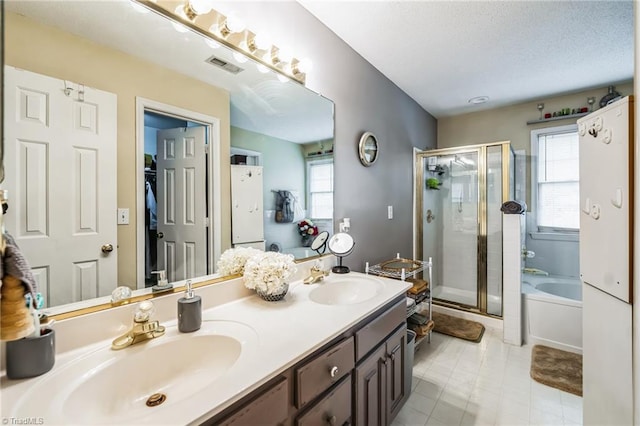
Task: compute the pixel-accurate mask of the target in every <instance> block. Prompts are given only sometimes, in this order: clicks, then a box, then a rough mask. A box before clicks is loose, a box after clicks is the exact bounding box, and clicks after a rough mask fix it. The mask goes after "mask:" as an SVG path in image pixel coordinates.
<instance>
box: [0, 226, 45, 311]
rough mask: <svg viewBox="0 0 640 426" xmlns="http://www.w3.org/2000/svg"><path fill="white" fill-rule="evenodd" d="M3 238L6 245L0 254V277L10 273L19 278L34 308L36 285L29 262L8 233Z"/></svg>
mask: <svg viewBox="0 0 640 426" xmlns="http://www.w3.org/2000/svg"><path fill="white" fill-rule="evenodd" d="M4 240H5V244H6V246H5V249H4V254H3V255H2V262H0V277H4V276H6V275H11V276H13V277H16V278H17V279H19V280H20V282H22V285H23V286H24V287H25V291H26V293H30V294H31V300H32V301H33V304H34V308H35V307H36V293H37V292H38V285H37V283H36V279H35V278H34V276H33V273H32V272H31V268H30V267H29V263H28V262H27V259H25V257H24V255H23V254H22V252H21V251H20V249H19V248H18V245H17V244H16V242H15V240H14V239H13V237H12V236H11V235H10V234H9V233H7V232H5V234H4Z"/></svg>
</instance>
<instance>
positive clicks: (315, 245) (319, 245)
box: [311, 231, 329, 254]
mask: <svg viewBox="0 0 640 426" xmlns="http://www.w3.org/2000/svg"><path fill="white" fill-rule="evenodd" d="M328 238H329V233H328V232H327V231H322V232H321V233H319V234H318V236H317V237H315V238H314V239H313V242H312V243H311V250H315V251H316V252H317V253H318V254H322V253H324V251H325V250H326V248H327V239H328ZM321 250H322V251H321Z"/></svg>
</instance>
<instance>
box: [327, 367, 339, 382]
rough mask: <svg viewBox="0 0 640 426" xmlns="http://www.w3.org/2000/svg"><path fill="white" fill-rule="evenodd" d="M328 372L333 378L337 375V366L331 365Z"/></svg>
mask: <svg viewBox="0 0 640 426" xmlns="http://www.w3.org/2000/svg"><path fill="white" fill-rule="evenodd" d="M329 374H331V377H332V378H334V379H335V378H336V377H338V366H337V365H334V366H333V367H331V370H329Z"/></svg>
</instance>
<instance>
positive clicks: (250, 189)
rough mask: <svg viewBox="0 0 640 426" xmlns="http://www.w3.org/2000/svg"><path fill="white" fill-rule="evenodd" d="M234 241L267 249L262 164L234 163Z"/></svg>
mask: <svg viewBox="0 0 640 426" xmlns="http://www.w3.org/2000/svg"><path fill="white" fill-rule="evenodd" d="M231 243H232V244H233V246H234V247H254V248H258V249H261V250H264V209H263V175H262V166H244V165H232V166H231Z"/></svg>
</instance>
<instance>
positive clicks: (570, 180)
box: [531, 125, 580, 232]
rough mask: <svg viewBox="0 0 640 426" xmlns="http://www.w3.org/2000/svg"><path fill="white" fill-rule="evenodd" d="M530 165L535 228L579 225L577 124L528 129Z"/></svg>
mask: <svg viewBox="0 0 640 426" xmlns="http://www.w3.org/2000/svg"><path fill="white" fill-rule="evenodd" d="M531 148H532V154H533V155H534V156H535V157H536V158H537V162H534V163H533V165H532V168H531V171H532V181H533V182H534V184H533V195H534V197H535V198H534V202H535V205H536V207H537V208H536V225H537V228H538V231H540V232H548V231H556V232H567V231H578V230H579V228H580V190H579V189H580V188H579V178H580V175H579V157H578V151H579V148H578V129H577V126H576V125H570V126H560V127H552V128H546V129H539V130H534V131H532V132H531Z"/></svg>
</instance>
